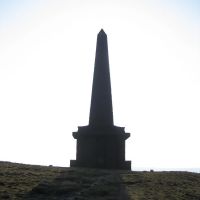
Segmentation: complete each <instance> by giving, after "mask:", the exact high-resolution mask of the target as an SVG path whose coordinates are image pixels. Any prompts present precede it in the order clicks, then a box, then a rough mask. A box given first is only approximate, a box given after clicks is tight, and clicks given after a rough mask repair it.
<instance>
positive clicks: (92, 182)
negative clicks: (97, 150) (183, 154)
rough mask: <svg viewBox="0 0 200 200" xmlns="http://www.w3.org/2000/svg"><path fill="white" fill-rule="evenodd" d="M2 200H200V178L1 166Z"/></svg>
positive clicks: (0, 188)
mask: <svg viewBox="0 0 200 200" xmlns="http://www.w3.org/2000/svg"><path fill="white" fill-rule="evenodd" d="M0 199H1V200H4V199H11V200H18V199H27V200H40V199H43V200H44V199H48V200H51V199H52V200H53V199H54V200H56V199H59V200H75V199H76V200H86V199H87V200H118V199H119V200H146V199H148V200H150V199H152V200H156V199H158V200H167V199H174V200H176V199H177V200H200V174H198V173H190V172H134V171H124V170H99V169H83V168H64V167H53V166H35V165H24V164H17V163H10V162H0Z"/></svg>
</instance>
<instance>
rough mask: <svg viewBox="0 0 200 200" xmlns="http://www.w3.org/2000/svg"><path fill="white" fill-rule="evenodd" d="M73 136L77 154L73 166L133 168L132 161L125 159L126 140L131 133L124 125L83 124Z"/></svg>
mask: <svg viewBox="0 0 200 200" xmlns="http://www.w3.org/2000/svg"><path fill="white" fill-rule="evenodd" d="M73 136H74V138H75V139H77V147H76V149H77V151H76V152H77V154H76V160H71V161H70V166H71V167H88V168H100V169H125V170H131V161H125V140H126V139H127V138H128V137H129V136H130V134H129V133H125V131H124V128H123V127H117V126H109V127H92V126H83V127H78V131H77V132H74V133H73Z"/></svg>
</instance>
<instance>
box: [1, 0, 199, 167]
mask: <svg viewBox="0 0 200 200" xmlns="http://www.w3.org/2000/svg"><path fill="white" fill-rule="evenodd" d="M199 10H200V1H199V0H196V1H195V0H79V1H78V0H54V1H53V0H43V1H42V0H29V1H26V0H0V160H3V161H12V162H22V163H30V164H42V165H59V166H69V160H70V159H75V146H76V140H75V139H73V137H72V132H73V131H76V130H77V126H81V125H87V124H88V118H89V107H90V96H91V89H92V76H93V68H94V58H95V48H96V36H97V33H98V32H99V30H100V29H101V28H103V29H104V30H105V32H106V33H107V35H108V45H109V57H110V71H111V84H112V94H113V107H114V122H115V125H118V126H125V127H126V131H127V132H130V133H131V137H130V138H129V139H128V140H127V142H126V144H127V145H126V159H127V160H131V161H132V169H134V167H143V168H149V167H151V168H154V167H157V168H159V167H164V168H169V167H172V168H178V167H184V168H187V167H190V168H200V156H199V153H200V145H199V143H200V12H199Z"/></svg>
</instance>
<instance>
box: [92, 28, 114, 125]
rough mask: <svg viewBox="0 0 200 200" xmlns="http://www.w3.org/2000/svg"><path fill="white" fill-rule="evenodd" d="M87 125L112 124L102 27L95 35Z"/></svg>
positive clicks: (104, 39) (105, 38)
mask: <svg viewBox="0 0 200 200" xmlns="http://www.w3.org/2000/svg"><path fill="white" fill-rule="evenodd" d="M89 125H90V126H95V127H101V126H112V125H113V110H112V95H111V84H110V71H109V59H108V44H107V35H106V33H105V32H104V31H103V29H101V31H100V32H99V34H98V36H97V44H96V57H95V67H94V76H93V86H92V97H91V107H90V118H89Z"/></svg>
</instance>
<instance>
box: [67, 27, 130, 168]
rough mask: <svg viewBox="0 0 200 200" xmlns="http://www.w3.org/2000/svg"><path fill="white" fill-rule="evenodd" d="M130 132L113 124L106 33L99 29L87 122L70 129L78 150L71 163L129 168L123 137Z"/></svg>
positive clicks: (95, 166) (84, 165) (93, 166)
mask: <svg viewBox="0 0 200 200" xmlns="http://www.w3.org/2000/svg"><path fill="white" fill-rule="evenodd" d="M129 136H130V133H125V131H124V127H117V126H115V125H114V124H113V110H112V96H111V84H110V72H109V59H108V45H107V35H106V34H105V32H104V31H103V30H101V31H100V32H99V34H98V36H97V46H96V58H95V68H94V77H93V87H92V98H91V107H90V118H89V125H88V126H81V127H78V131H77V132H73V137H74V138H75V139H77V152H76V160H71V161H70V166H71V167H91V168H104V169H128V170H130V169H131V161H125V140H126V139H127V138H128V137H129Z"/></svg>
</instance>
